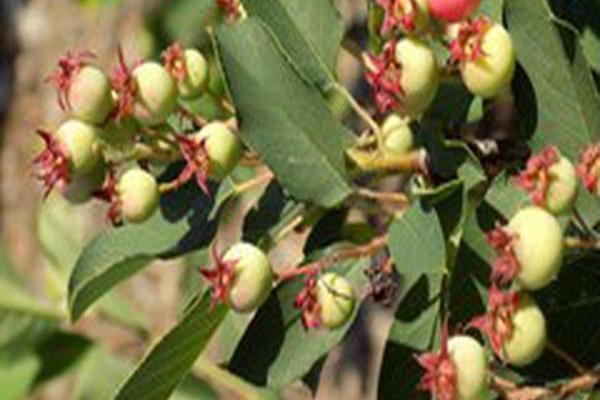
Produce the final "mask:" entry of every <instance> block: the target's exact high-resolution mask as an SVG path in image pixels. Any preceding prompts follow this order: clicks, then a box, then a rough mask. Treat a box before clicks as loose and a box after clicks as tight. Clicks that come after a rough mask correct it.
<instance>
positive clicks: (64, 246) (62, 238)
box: [37, 195, 148, 329]
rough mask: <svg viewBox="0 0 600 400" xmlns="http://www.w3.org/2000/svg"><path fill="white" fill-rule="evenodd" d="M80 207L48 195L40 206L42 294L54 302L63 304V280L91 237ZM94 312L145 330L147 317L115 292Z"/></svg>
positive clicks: (39, 229)
mask: <svg viewBox="0 0 600 400" xmlns="http://www.w3.org/2000/svg"><path fill="white" fill-rule="evenodd" d="M80 211H81V207H80V206H76V205H73V204H71V203H69V202H68V201H66V200H65V199H64V198H63V197H62V196H59V195H52V196H50V197H49V198H48V199H46V201H45V202H44V203H43V205H42V206H41V207H40V210H39V214H38V224H37V230H38V237H39V241H40V244H41V246H42V250H43V251H44V255H45V256H46V259H47V260H48V262H49V264H50V265H48V266H46V268H48V269H47V270H46V295H47V296H48V297H50V299H52V300H54V301H55V302H56V303H59V302H61V301H64V297H66V291H67V280H68V276H69V274H70V273H71V270H72V269H73V267H74V266H75V264H76V262H77V258H78V257H79V254H80V253H81V251H82V250H83V248H84V247H85V243H86V241H88V239H89V238H90V236H91V235H93V232H90V227H88V226H86V225H85V221H84V218H83V215H82V214H81V213H80ZM97 306H98V310H99V311H100V312H101V313H102V314H104V315H105V316H106V317H108V318H110V319H111V320H113V321H115V322H117V323H119V324H122V325H124V326H127V327H131V328H134V329H145V328H147V327H148V321H147V318H145V316H144V315H143V314H141V313H140V312H139V311H138V310H136V308H135V307H134V306H133V305H132V304H131V303H129V302H128V301H127V300H126V299H125V298H123V297H121V296H119V294H118V293H115V292H113V293H108V294H107V295H106V296H105V297H104V298H103V299H102V301H100V302H99V303H98V305H97Z"/></svg>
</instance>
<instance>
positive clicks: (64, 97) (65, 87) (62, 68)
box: [46, 51, 96, 111]
mask: <svg viewBox="0 0 600 400" xmlns="http://www.w3.org/2000/svg"><path fill="white" fill-rule="evenodd" d="M95 57H96V56H95V54H94V53H92V52H91V51H80V52H71V51H68V52H67V53H66V54H65V55H64V56H63V57H61V58H60V59H59V60H58V70H56V71H54V72H53V73H52V74H51V75H50V76H49V77H48V78H46V82H52V83H53V84H54V86H55V87H56V94H57V97H58V105H59V106H60V108H61V110H63V111H66V110H70V109H71V103H70V101H69V90H70V89H71V85H72V84H73V80H74V79H75V77H76V76H77V74H79V71H81V69H82V68H83V67H84V66H85V65H86V63H87V62H88V61H89V60H90V59H93V58H95Z"/></svg>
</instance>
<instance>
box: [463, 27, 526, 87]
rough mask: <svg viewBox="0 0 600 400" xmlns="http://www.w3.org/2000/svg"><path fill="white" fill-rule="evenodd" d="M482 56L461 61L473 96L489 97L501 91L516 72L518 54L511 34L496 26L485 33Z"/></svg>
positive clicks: (466, 81) (464, 79)
mask: <svg viewBox="0 0 600 400" xmlns="http://www.w3.org/2000/svg"><path fill="white" fill-rule="evenodd" d="M481 48H482V54H481V56H480V57H477V58H476V59H475V60H469V59H467V60H466V61H464V62H462V63H461V65H460V72H461V75H462V78H463V81H464V83H465V85H466V86H467V88H468V89H469V91H471V93H473V94H475V95H477V96H481V97H485V98H489V97H494V96H496V95H498V94H499V93H500V92H502V91H503V90H504V89H505V88H506V87H507V86H508V84H509V83H510V81H511V80H512V77H513V75H514V73H515V66H516V61H515V51H514V49H513V44H512V39H511V38H510V34H509V33H508V32H507V31H506V29H504V27H503V26H502V25H500V24H498V23H493V24H492V25H491V26H490V27H489V28H488V30H487V31H486V32H485V33H484V34H483V38H482V43H481Z"/></svg>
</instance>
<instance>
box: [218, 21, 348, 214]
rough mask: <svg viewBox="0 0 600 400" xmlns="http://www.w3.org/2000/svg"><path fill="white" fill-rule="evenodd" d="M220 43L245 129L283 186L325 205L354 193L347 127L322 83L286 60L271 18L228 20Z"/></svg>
mask: <svg viewBox="0 0 600 400" xmlns="http://www.w3.org/2000/svg"><path fill="white" fill-rule="evenodd" d="M217 44H218V49H219V53H220V57H221V62H222V64H223V68H224V71H225V74H226V76H227V79H228V83H229V88H230V91H231V94H232V96H233V100H234V103H235V106H236V109H237V110H238V113H239V116H240V122H241V125H240V128H241V130H240V135H241V137H242V139H243V140H244V141H245V142H247V143H248V144H249V145H250V146H252V147H253V148H255V149H256V150H257V151H258V152H260V153H261V155H262V156H263V157H264V159H265V162H266V164H267V165H268V166H269V167H270V168H271V169H272V170H273V171H274V172H275V174H276V175H277V179H278V180H279V181H280V182H281V184H282V185H283V187H284V188H285V189H286V190H287V191H288V192H289V193H290V194H291V195H292V196H294V197H296V198H298V199H299V200H304V201H310V202H314V203H317V204H319V205H322V206H325V207H331V206H334V205H336V204H338V203H340V202H341V201H343V200H344V199H345V198H346V197H347V196H349V194H350V193H351V190H350V187H349V185H348V183H347V182H346V171H345V162H344V143H343V141H344V137H345V135H346V134H347V132H346V131H345V128H344V127H343V126H341V125H340V124H339V122H337V121H336V120H335V119H334V117H333V116H332V114H331V112H330V110H329V108H328V106H327V104H326V102H325V100H324V99H323V98H322V97H321V95H320V94H319V93H318V91H317V89H316V88H314V87H311V86H309V85H307V84H306V83H305V82H303V81H302V80H301V79H300V77H299V76H298V75H297V74H296V72H295V71H294V70H293V69H292V67H291V66H290V65H289V64H288V63H287V62H286V60H285V56H284V55H283V54H282V53H281V51H280V49H279V48H278V46H277V44H276V43H275V42H274V39H273V37H272V36H271V35H270V34H269V33H268V32H267V30H266V29H265V27H264V25H263V24H262V23H261V22H260V21H259V20H257V19H255V18H252V17H250V18H247V19H246V20H244V21H243V22H240V23H237V24H235V25H233V26H230V27H223V28H221V29H219V30H218V32H217ZM315 171H319V173H318V174H316V173H315Z"/></svg>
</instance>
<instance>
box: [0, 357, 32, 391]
mask: <svg viewBox="0 0 600 400" xmlns="http://www.w3.org/2000/svg"><path fill="white" fill-rule="evenodd" d="M39 368H40V361H39V359H38V358H37V357H36V356H35V354H32V353H29V354H22V355H19V356H17V357H10V358H5V357H3V356H2V354H0V393H1V394H2V400H21V399H24V398H26V397H27V393H28V392H29V390H30V387H31V386H32V385H33V381H34V380H35V376H36V374H37V373H38V370H39Z"/></svg>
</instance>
